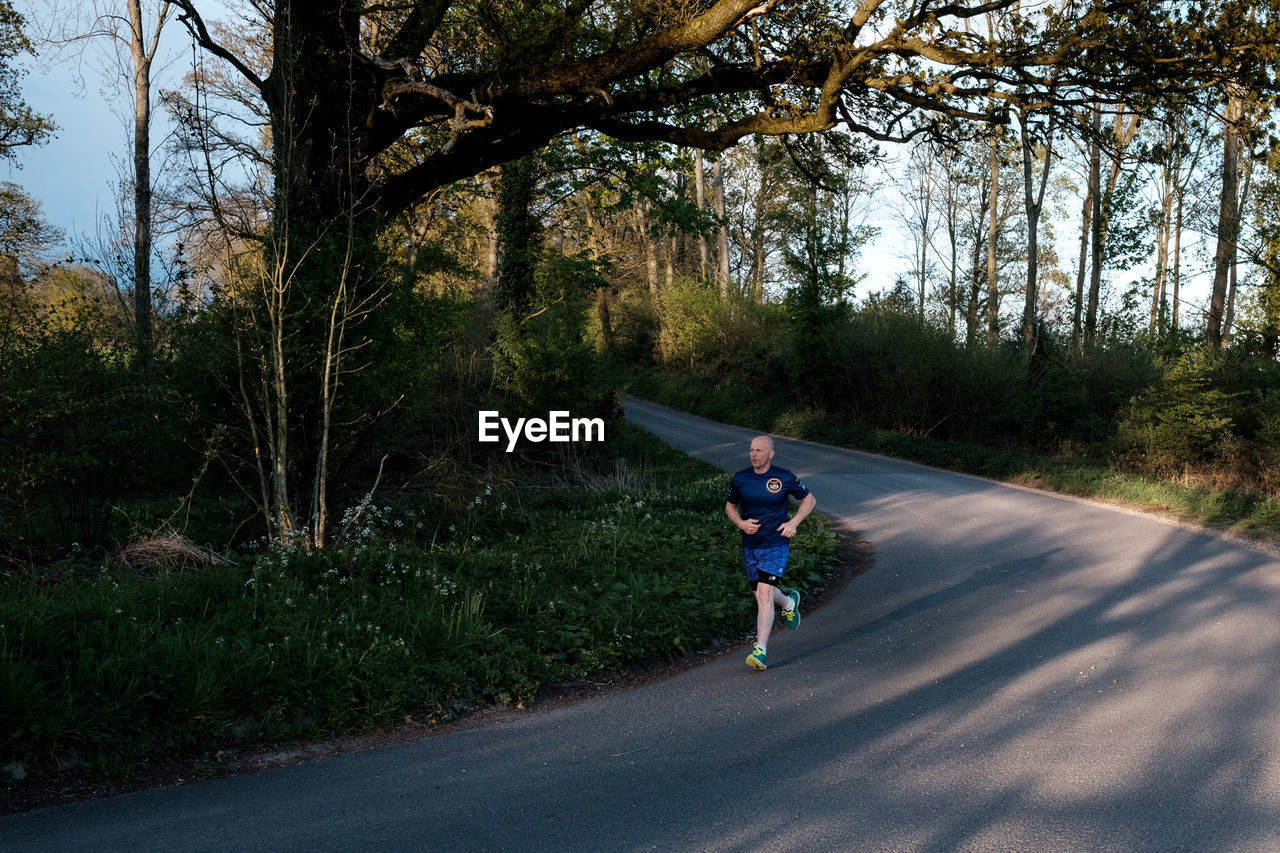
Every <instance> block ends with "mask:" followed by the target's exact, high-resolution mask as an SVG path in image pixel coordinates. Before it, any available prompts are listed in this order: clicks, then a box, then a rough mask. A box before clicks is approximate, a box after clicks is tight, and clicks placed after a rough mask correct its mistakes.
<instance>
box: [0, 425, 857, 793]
mask: <svg viewBox="0 0 1280 853" xmlns="http://www.w3.org/2000/svg"><path fill="white" fill-rule="evenodd" d="M612 452H613V453H614V454H625V455H623V456H617V457H615V458H616V459H617V460H618V462H617V464H616V465H609V466H608V470H609V472H610V473H607V474H604V475H596V476H592V477H591V478H590V480H589V485H588V487H586V488H582V487H576V486H575V487H571V488H547V487H546V485H545V483H540V482H539V480H540V478H537V477H531V478H530V479H529V481H528V482H518V483H517V482H510V483H505V484H502V483H499V484H497V485H489V486H486V487H479V485H478V484H477V483H476V482H475V481H474V480H472V481H471V484H472V486H473V487H474V488H476V489H477V490H478V491H476V492H475V493H473V494H469V495H468V498H467V499H466V500H465V501H459V502H458V503H460V504H462V505H460V506H457V507H456V515H455V518H456V519H457V520H456V521H455V522H454V523H453V525H452V527H451V528H450V529H441V528H440V527H439V526H438V524H437V518H436V515H435V512H434V511H424V510H423V509H422V508H420V507H419V506H417V505H415V503H414V502H412V501H401V502H397V503H391V502H388V503H381V502H377V501H374V500H373V499H372V498H370V499H368V500H366V501H363V502H362V503H361V504H360V505H358V506H356V507H353V509H352V511H351V512H350V513H348V515H347V518H346V519H345V522H346V523H347V530H346V534H345V535H344V536H343V537H342V539H341V543H340V545H339V546H338V547H336V548H333V549H326V550H320V551H315V550H312V551H308V550H304V549H303V548H301V547H296V546H286V547H282V548H276V549H272V550H270V551H267V552H265V553H260V554H258V555H257V556H252V557H245V558H243V559H241V560H240V561H239V562H238V563H237V564H234V565H224V566H216V567H213V568H206V569H202V570H199V571H177V570H162V571H158V572H152V573H140V572H138V571H133V570H129V569H126V568H124V567H122V566H119V565H116V564H112V565H108V566H102V565H95V564H91V563H81V564H79V565H78V567H76V568H69V569H68V570H67V571H66V572H65V573H64V575H63V577H62V579H61V580H60V581H59V582H56V583H47V584H43V585H36V584H32V583H29V582H26V581H24V580H21V579H18V578H15V577H11V578H9V579H8V581H7V582H6V583H5V585H4V586H2V587H0V759H3V761H4V762H6V763H7V762H8V761H11V760H15V759H16V760H22V761H26V762H29V763H32V764H36V765H41V766H45V765H52V764H54V763H56V762H57V761H59V760H62V761H67V760H72V759H74V758H75V757H76V756H78V760H79V761H80V762H82V763H83V765H84V766H85V767H86V768H88V769H90V770H92V771H94V772H97V773H112V774H127V772H128V770H129V768H130V767H131V766H132V765H133V764H135V763H136V762H138V761H142V760H146V759H148V758H152V757H160V756H165V757H172V756H176V755H194V754H198V753H202V752H203V753H211V752H213V751H215V750H217V749H220V748H225V747H229V746H253V745H260V744H266V743H272V742H277V741H282V740H287V739H293V738H298V737H315V736H322V735H329V734H332V733H335V732H344V731H352V730H359V729H367V728H370V727H376V726H384V725H389V724H391V723H393V722H396V721H399V720H401V719H403V717H404V716H405V715H412V717H413V718H414V719H416V720H419V721H421V722H427V723H430V722H437V721H440V720H443V719H446V718H448V717H450V716H453V715H455V714H458V713H463V712H466V711H468V710H470V709H473V708H475V707H477V706H481V705H485V704H491V703H500V704H507V703H515V702H521V701H527V700H528V699H530V698H531V697H532V696H534V695H535V693H536V691H537V689H538V687H539V686H540V685H541V684H545V683H550V682H558V681H564V680H573V679H578V678H581V677H582V676H584V675H585V674H587V673H589V672H592V671H595V670H600V669H617V668H619V667H622V666H625V665H626V664H628V663H631V662H637V661H644V660H647V659H651V658H655V657H656V658H667V659H669V658H675V657H679V656H681V655H683V654H684V653H686V652H687V651H689V650H693V649H696V648H700V647H705V646H706V645H708V644H710V643H711V642H713V641H714V640H716V639H717V638H721V637H729V636H735V635H736V634H737V633H738V632H741V631H745V630H747V629H748V628H750V626H751V625H752V623H753V619H752V600H751V597H750V594H749V592H748V590H747V588H746V583H745V580H744V578H743V574H742V571H741V566H740V556H739V553H738V541H737V540H738V537H737V533H736V531H734V530H733V529H732V527H731V526H730V525H729V524H727V523H726V522H725V521H724V517H723V513H722V512H721V507H722V506H723V488H724V476H723V475H722V474H721V473H719V472H716V471H714V470H712V469H710V467H709V466H706V465H703V464H701V463H695V462H693V461H691V460H688V459H686V458H684V457H681V456H680V455H678V454H676V453H675V451H672V450H671V449H670V448H668V447H666V446H665V445H661V444H660V443H659V442H658V441H657V440H656V439H653V438H652V437H650V436H647V435H646V434H643V433H641V432H640V431H639V430H637V429H635V428H626V429H619V430H618V431H617V433H616V437H615V439H614V440H613V445H612ZM601 467H602V468H603V467H605V466H604V465H603V464H602V465H601ZM463 519H467V521H463ZM657 541H661V542H662V546H661V547H655V546H654V543H655V542H657ZM793 548H794V557H793V560H794V563H793V570H794V571H793V572H789V575H788V576H789V578H790V577H791V576H792V574H794V576H795V579H796V581H797V582H798V583H799V584H800V586H801V587H802V588H804V589H808V588H811V587H812V586H814V585H815V584H817V583H820V582H821V581H822V579H823V578H824V577H825V575H826V573H827V571H828V569H829V568H830V567H831V566H832V564H833V560H834V548H835V537H834V535H833V534H832V532H831V531H830V529H829V528H827V527H826V526H825V525H824V524H823V522H822V521H821V519H819V518H813V519H811V520H810V521H809V522H806V523H805V524H804V525H802V527H801V528H800V535H798V536H797V539H796V540H795V544H794V546H793Z"/></svg>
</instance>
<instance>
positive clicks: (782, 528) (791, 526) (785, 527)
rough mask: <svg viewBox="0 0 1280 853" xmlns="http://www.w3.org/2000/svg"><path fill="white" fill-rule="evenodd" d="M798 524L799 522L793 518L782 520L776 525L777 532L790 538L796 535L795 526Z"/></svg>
mask: <svg viewBox="0 0 1280 853" xmlns="http://www.w3.org/2000/svg"><path fill="white" fill-rule="evenodd" d="M798 525H799V522H798V521H796V520H795V519H794V518H793V519H791V520H790V521H784V522H783V523H782V524H779V525H778V532H779V533H781V534H782V535H783V537H784V538H786V539H790V538H791V537H792V536H795V535H796V527H797V526H798Z"/></svg>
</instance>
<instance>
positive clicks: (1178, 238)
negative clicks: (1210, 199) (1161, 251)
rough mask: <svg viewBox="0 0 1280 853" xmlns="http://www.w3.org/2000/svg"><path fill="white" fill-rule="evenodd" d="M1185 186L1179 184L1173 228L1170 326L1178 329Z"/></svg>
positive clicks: (1180, 308) (1180, 299)
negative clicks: (1171, 312) (1171, 313)
mask: <svg viewBox="0 0 1280 853" xmlns="http://www.w3.org/2000/svg"><path fill="white" fill-rule="evenodd" d="M1183 192H1184V188H1183V187H1182V185H1181V184H1179V185H1178V189H1177V198H1176V199H1175V204H1176V205H1177V213H1176V214H1175V215H1174V223H1175V224H1174V226H1173V228H1174V230H1173V316H1172V318H1171V320H1170V323H1169V325H1170V328H1172V329H1173V331H1175V332H1176V331H1177V330H1178V328H1179V326H1178V323H1179V319H1180V313H1181V310H1182V197H1183Z"/></svg>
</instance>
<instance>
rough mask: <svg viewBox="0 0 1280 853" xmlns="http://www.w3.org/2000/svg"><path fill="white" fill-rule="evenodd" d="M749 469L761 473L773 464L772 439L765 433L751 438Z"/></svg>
mask: <svg viewBox="0 0 1280 853" xmlns="http://www.w3.org/2000/svg"><path fill="white" fill-rule="evenodd" d="M750 456H751V469H752V470H753V471H755V472H756V473H757V474H763V473H764V472H765V471H768V470H769V466H770V465H772V464H773V439H772V438H770V437H769V436H767V435H757V436H756V437H755V438H753V439H751V451H750Z"/></svg>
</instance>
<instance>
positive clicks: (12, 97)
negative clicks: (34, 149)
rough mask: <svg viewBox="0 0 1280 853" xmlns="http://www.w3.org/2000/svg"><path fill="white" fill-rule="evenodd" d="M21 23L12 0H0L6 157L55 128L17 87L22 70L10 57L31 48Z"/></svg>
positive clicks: (0, 117)
mask: <svg viewBox="0 0 1280 853" xmlns="http://www.w3.org/2000/svg"><path fill="white" fill-rule="evenodd" d="M23 24H24V21H23V17H22V16H21V15H20V14H18V13H17V12H16V11H15V10H14V8H13V4H12V3H11V2H9V0H0V157H4V158H8V159H13V157H14V155H15V151H14V149H16V148H23V147H25V146H28V145H39V144H41V143H43V142H45V141H47V140H48V138H49V135H50V134H51V133H52V132H53V130H54V124H53V121H52V120H51V119H50V118H49V117H48V116H45V115H40V114H39V113H37V112H35V111H34V110H32V109H31V107H29V106H27V104H26V103H25V102H24V101H23V100H22V93H21V92H20V91H19V87H18V82H19V81H20V80H21V79H22V75H23V72H22V70H21V69H20V68H17V67H15V66H14V64H13V61H14V59H16V58H17V57H18V56H20V55H21V54H23V53H27V52H30V51H31V42H30V41H29V40H28V39H27V37H26V35H25V34H24V33H23V29H22V28H23Z"/></svg>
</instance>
